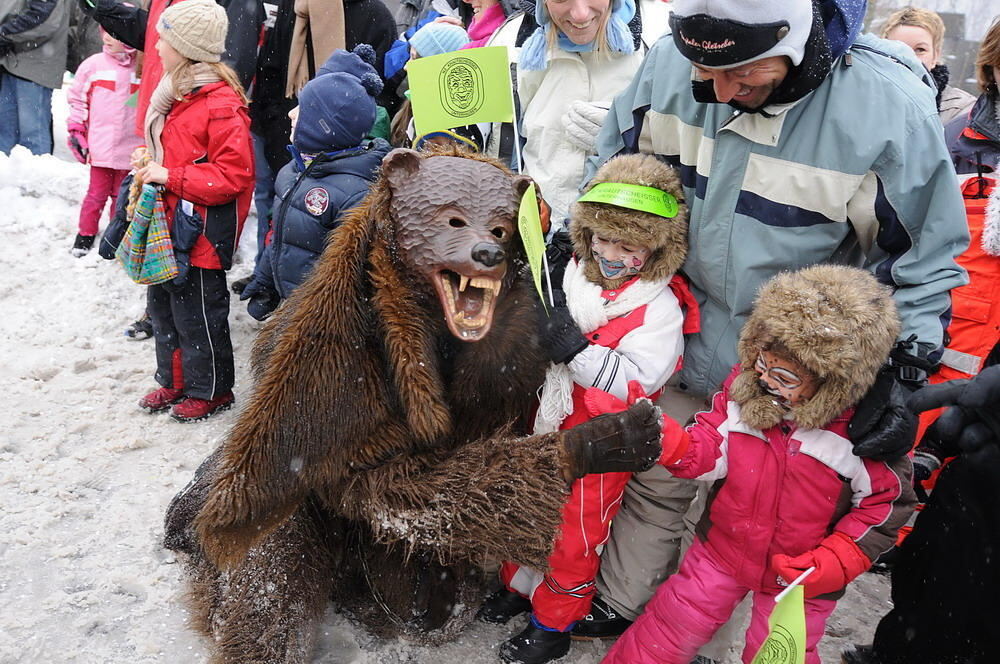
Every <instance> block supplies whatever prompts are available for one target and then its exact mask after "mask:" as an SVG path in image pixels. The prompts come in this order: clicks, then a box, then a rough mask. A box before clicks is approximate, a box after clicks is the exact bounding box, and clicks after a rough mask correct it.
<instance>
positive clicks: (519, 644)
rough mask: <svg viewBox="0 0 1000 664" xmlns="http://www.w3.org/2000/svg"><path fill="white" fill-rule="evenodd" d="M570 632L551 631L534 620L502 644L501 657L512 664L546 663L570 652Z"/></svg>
mask: <svg viewBox="0 0 1000 664" xmlns="http://www.w3.org/2000/svg"><path fill="white" fill-rule="evenodd" d="M569 644H570V636H569V632H550V631H548V630H546V629H542V628H541V627H537V626H536V625H535V623H534V621H528V626H527V627H525V628H524V630H522V631H521V633H520V634H518V635H516V636H512V637H511V638H509V639H507V640H506V641H504V642H503V643H501V644H500V659H502V660H503V661H505V662H511V663H512V664H545V662H551V661H552V660H554V659H559V658H560V657H562V656H563V655H565V654H566V653H568V652H569Z"/></svg>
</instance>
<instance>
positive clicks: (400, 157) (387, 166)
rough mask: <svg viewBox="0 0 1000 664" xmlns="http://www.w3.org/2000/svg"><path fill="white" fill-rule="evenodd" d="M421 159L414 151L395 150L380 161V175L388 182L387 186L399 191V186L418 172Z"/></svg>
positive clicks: (405, 149) (406, 149)
mask: <svg viewBox="0 0 1000 664" xmlns="http://www.w3.org/2000/svg"><path fill="white" fill-rule="evenodd" d="M421 161H422V157H421V156H420V153H419V152H417V151H416V150H410V149H408V148H396V149H395V150H393V151H392V152H390V153H389V154H387V155H386V156H385V158H384V159H382V173H384V174H385V177H386V179H387V180H389V186H391V187H392V188H393V189H399V186H400V185H401V184H403V183H404V182H406V181H407V180H409V179H410V178H411V177H413V175H414V174H415V173H416V172H417V171H418V170H420V162H421Z"/></svg>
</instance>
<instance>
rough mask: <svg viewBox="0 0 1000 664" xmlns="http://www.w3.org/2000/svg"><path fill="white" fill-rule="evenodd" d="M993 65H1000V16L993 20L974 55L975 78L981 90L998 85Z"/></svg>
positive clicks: (999, 82) (984, 90)
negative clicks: (977, 51)
mask: <svg viewBox="0 0 1000 664" xmlns="http://www.w3.org/2000/svg"><path fill="white" fill-rule="evenodd" d="M993 67H1000V16H998V17H997V18H996V19H994V20H993V25H991V26H990V29H989V30H988V31H987V32H986V37H984V38H983V43H982V45H981V46H980V47H979V55H978V56H977V57H976V79H977V80H978V81H979V89H980V90H982V91H983V92H986V91H987V90H989V88H990V86H1000V81H997V80H996V79H995V78H994V77H993Z"/></svg>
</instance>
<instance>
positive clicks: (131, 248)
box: [115, 184, 177, 285]
mask: <svg viewBox="0 0 1000 664" xmlns="http://www.w3.org/2000/svg"><path fill="white" fill-rule="evenodd" d="M115 257H116V258H117V259H118V260H119V262H121V264H122V266H123V267H124V268H125V272H126V273H127V274H128V276H129V277H131V278H132V281H134V282H136V283H137V284H145V285H152V284H162V283H163V282H165V281H170V280H171V279H173V278H174V277H176V276H177V259H176V258H175V257H174V246H173V243H172V242H171V241H170V228H169V226H168V225H167V212H166V208H165V207H164V205H163V188H162V187H158V186H155V185H151V184H145V185H143V186H142V192H141V193H140V194H139V201H138V202H137V203H136V206H135V213H134V214H133V216H132V222H131V223H130V224H129V227H128V230H127V231H126V232H125V237H123V238H122V241H121V244H119V245H118V250H117V251H116V252H115Z"/></svg>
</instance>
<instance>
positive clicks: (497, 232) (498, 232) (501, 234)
mask: <svg viewBox="0 0 1000 664" xmlns="http://www.w3.org/2000/svg"><path fill="white" fill-rule="evenodd" d="M490 233H493V235H494V237H496V238H497V239H498V240H502V239H504V238H505V237H507V229H506V228H504V227H503V226H497V227H496V228H494V229H493V230H491V231H490Z"/></svg>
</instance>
